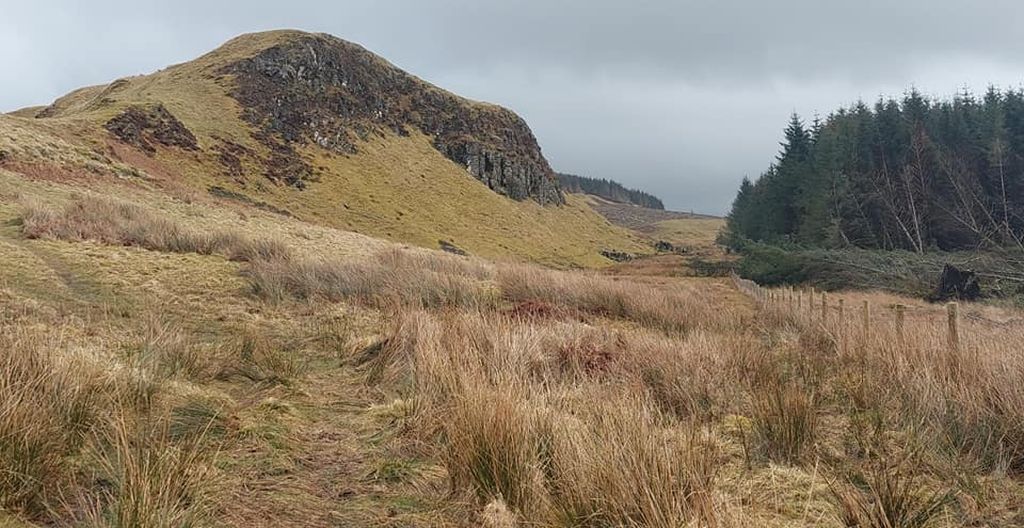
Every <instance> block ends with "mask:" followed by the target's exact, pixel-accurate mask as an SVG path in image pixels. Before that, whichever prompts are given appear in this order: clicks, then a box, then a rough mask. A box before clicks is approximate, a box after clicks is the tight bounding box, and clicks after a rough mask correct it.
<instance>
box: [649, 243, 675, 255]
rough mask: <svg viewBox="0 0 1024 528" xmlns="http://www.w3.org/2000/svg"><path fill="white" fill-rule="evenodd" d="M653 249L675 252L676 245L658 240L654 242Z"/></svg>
mask: <svg viewBox="0 0 1024 528" xmlns="http://www.w3.org/2000/svg"><path fill="white" fill-rule="evenodd" d="M654 250H655V251H659V252H662V253H675V251H676V246H675V244H673V243H671V242H668V241H665V240H659V241H657V242H655V243H654Z"/></svg>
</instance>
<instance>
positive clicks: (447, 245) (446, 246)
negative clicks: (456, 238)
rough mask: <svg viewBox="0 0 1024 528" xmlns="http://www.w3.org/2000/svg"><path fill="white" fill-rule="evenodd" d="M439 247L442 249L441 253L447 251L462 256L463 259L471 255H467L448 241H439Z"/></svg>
mask: <svg viewBox="0 0 1024 528" xmlns="http://www.w3.org/2000/svg"><path fill="white" fill-rule="evenodd" d="M437 245H438V247H440V248H441V251H445V252H447V253H452V254H455V255H462V256H463V257H465V256H467V255H469V253H467V252H466V250H464V249H462V248H460V247H459V246H456V245H455V244H453V243H451V242H449V241H447V240H438V241H437Z"/></svg>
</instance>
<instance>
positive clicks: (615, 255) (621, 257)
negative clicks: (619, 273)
mask: <svg viewBox="0 0 1024 528" xmlns="http://www.w3.org/2000/svg"><path fill="white" fill-rule="evenodd" d="M601 255H602V256H603V257H604V258H606V259H608V260H614V261H615V262H626V261H630V260H633V255H630V254H629V253H626V252H623V251H616V250H613V249H603V250H601Z"/></svg>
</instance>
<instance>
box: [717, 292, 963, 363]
mask: <svg viewBox="0 0 1024 528" xmlns="http://www.w3.org/2000/svg"><path fill="white" fill-rule="evenodd" d="M732 280H733V282H734V284H735V285H736V288H737V289H738V290H740V291H741V292H743V293H744V294H746V295H747V296H748V297H750V298H751V299H753V300H754V301H755V302H756V303H757V304H758V307H759V308H761V309H769V308H771V309H777V310H783V311H788V312H789V313H790V314H791V315H793V316H794V317H796V318H798V319H801V320H804V321H806V322H809V323H817V324H819V325H820V326H821V327H822V328H824V329H825V330H826V331H828V332H829V333H830V334H831V335H832V336H833V337H834V338H835V339H836V341H837V343H838V344H839V346H840V347H843V348H845V347H846V342H847V327H848V326H849V321H848V320H847V310H846V299H844V298H843V297H842V296H841V295H836V294H834V295H833V298H830V296H829V293H828V292H825V291H821V292H818V291H816V290H815V289H814V287H808V288H793V287H790V286H785V287H782V288H765V287H763V286H761V285H759V284H757V283H756V282H754V281H752V280H749V279H744V278H741V277H740V276H739V275H736V274H735V273H733V274H732ZM805 297H806V299H805ZM816 299H820V300H819V301H818V302H815V300H816ZM886 307H888V308H890V309H891V313H892V323H891V324H892V326H891V328H892V335H893V336H894V337H895V340H896V344H898V345H899V346H906V344H907V337H906V314H907V309H908V306H906V305H904V304H898V303H897V304H893V305H886ZM872 313H873V310H872V308H871V303H870V302H869V301H868V300H864V301H863V302H862V304H861V309H860V318H861V325H860V326H861V328H860V333H861V336H862V337H863V339H865V340H867V339H869V338H870V337H871V336H872V334H873V333H874V332H875V328H874V325H873V324H872V319H871V317H872ZM943 319H944V323H945V330H946V348H947V349H948V351H949V352H950V353H952V354H956V353H959V352H960V351H961V349H962V348H963V342H964V336H963V328H962V325H961V323H960V305H959V304H958V303H956V302H950V303H947V304H946V313H945V317H944V318H943ZM940 335H941V334H940Z"/></svg>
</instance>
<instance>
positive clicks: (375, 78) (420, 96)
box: [222, 34, 565, 205]
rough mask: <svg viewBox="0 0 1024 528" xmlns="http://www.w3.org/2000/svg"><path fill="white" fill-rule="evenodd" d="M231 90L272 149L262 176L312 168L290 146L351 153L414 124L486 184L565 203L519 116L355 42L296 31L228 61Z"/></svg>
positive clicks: (291, 179) (292, 180) (300, 182)
mask: <svg viewBox="0 0 1024 528" xmlns="http://www.w3.org/2000/svg"><path fill="white" fill-rule="evenodd" d="M222 73H224V74H229V75H231V76H232V77H233V78H234V86H235V88H234V89H233V91H232V93H231V96H232V97H233V98H235V99H236V100H237V101H238V102H239V103H240V105H241V107H242V108H243V118H244V119H245V120H246V121H248V122H249V123H250V124H252V125H254V126H255V127H256V129H257V130H259V133H258V134H257V138H258V139H259V141H261V142H262V143H264V144H265V145H267V146H268V147H269V148H270V151H271V152H273V153H274V156H275V158H277V160H276V162H275V163H271V164H270V167H271V168H270V169H268V176H270V177H271V178H273V179H276V180H280V181H284V182H286V183H288V184H291V185H295V186H297V187H302V186H304V184H305V183H304V182H305V181H306V180H307V179H308V178H310V177H311V175H312V171H311V169H310V167H309V166H308V165H306V164H305V162H303V161H302V160H301V158H300V157H299V156H298V155H297V154H296V151H295V147H296V146H298V145H303V144H308V143H315V144H317V145H319V146H320V147H322V148H325V149H329V150H331V151H334V152H336V153H339V154H355V153H356V152H357V150H358V148H359V146H358V145H359V140H360V139H366V138H368V137H369V136H370V135H371V134H379V133H381V132H383V131H386V130H390V131H393V132H395V133H398V134H400V135H407V134H408V133H409V130H410V128H416V129H418V130H420V131H422V132H423V133H425V134H427V135H428V136H430V137H432V138H434V139H433V145H434V148H436V149H437V150H438V151H440V152H441V153H443V154H444V155H445V156H446V157H448V158H449V159H451V160H452V161H454V162H456V163H458V164H459V165H461V166H463V167H466V169H467V170H468V171H469V172H470V173H471V174H472V175H473V176H474V177H476V178H477V179H478V180H480V181H482V182H483V183H485V184H486V185H487V186H488V187H490V188H491V189H493V190H494V191H495V192H498V193H501V194H504V195H506V196H508V197H510V198H513V199H516V200H525V199H533V200H536V201H537V202H539V203H540V204H543V205H549V204H555V205H560V204H563V203H565V198H564V196H563V195H562V193H561V191H560V189H559V186H558V182H557V179H556V177H555V174H554V172H553V171H552V170H551V167H550V166H549V165H548V162H547V160H545V159H544V157H543V155H542V154H541V150H540V147H539V145H538V144H537V140H536V138H535V137H534V136H533V133H532V132H531V131H530V129H529V127H528V126H527V125H526V123H525V122H524V121H523V120H522V119H521V118H519V116H517V115H515V114H514V113H512V112H511V111H509V110H506V109H504V108H500V107H497V106H493V105H487V104H482V103H476V102H472V101H469V100H466V99H463V98H461V97H458V96H456V95H454V94H451V93H448V92H445V91H443V90H441V89H439V88H436V87H434V86H432V85H430V84H428V83H426V82H424V81H422V80H420V79H418V78H416V77H414V76H412V75H409V74H408V73H405V72H404V71H402V70H400V69H398V68H396V67H395V66H393V65H391V64H389V63H388V62H386V61H385V60H383V59H382V58H380V57H378V56H376V55H374V54H373V53H371V52H369V51H367V50H365V49H364V48H362V47H360V46H358V45H355V44H352V43H349V42H346V41H343V40H341V39H337V38H334V37H331V36H328V35H313V34H301V35H296V36H294V37H292V38H289V39H287V40H285V41H283V42H281V43H278V44H276V45H274V46H271V47H268V48H266V49H263V50H262V51H260V52H259V53H258V54H256V55H255V56H252V57H249V58H246V59H243V60H240V61H237V62H233V63H231V64H228V65H226V66H225V67H224V69H223V71H222Z"/></svg>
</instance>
